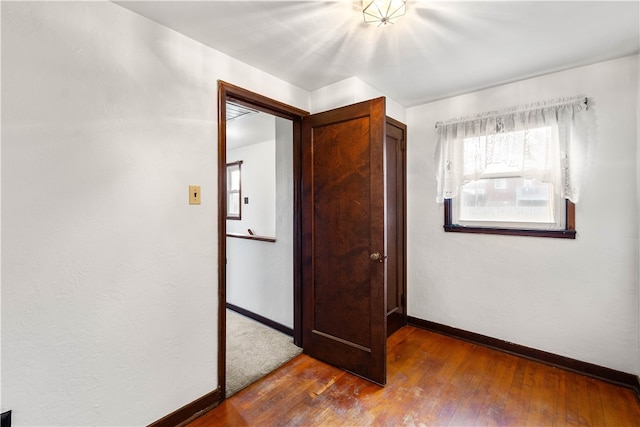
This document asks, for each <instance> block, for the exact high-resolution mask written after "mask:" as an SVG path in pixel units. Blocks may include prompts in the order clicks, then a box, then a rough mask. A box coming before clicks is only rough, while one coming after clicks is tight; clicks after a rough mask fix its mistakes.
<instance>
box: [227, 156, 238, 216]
mask: <svg viewBox="0 0 640 427" xmlns="http://www.w3.org/2000/svg"><path fill="white" fill-rule="evenodd" d="M236 167H237V168H238V173H239V174H240V179H239V180H238V190H231V180H230V179H229V169H230V168H236ZM226 174H227V192H226V197H227V215H226V218H227V219H229V220H234V221H240V220H242V160H238V161H237V162H231V163H227V167H226ZM231 194H237V195H238V214H237V215H236V214H230V213H229V206H230V205H231V204H230V203H229V195H231Z"/></svg>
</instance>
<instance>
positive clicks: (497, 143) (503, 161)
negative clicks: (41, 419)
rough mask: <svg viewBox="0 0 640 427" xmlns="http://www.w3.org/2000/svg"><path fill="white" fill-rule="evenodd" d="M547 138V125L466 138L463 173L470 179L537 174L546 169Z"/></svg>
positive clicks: (548, 137)
mask: <svg viewBox="0 0 640 427" xmlns="http://www.w3.org/2000/svg"><path fill="white" fill-rule="evenodd" d="M550 141H551V128H550V127H544V128H535V129H528V130H523V131H516V132H505V133H496V134H491V135H484V136H479V137H474V138H466V139H465V140H464V145H463V147H464V148H463V157H464V160H463V162H464V166H463V174H464V176H465V177H467V178H471V179H475V178H480V177H491V176H496V175H501V174H503V175H504V174H511V175H514V174H517V175H522V174H524V173H528V174H532V175H533V176H541V175H542V174H544V173H545V172H546V171H547V169H548V168H549V165H548V164H547V158H548V151H549V144H550Z"/></svg>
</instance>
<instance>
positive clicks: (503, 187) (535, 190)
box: [459, 177, 555, 224]
mask: <svg viewBox="0 0 640 427" xmlns="http://www.w3.org/2000/svg"><path fill="white" fill-rule="evenodd" d="M553 200H554V196H553V188H552V186H551V184H548V183H544V182H540V181H538V180H535V179H524V178H519V177H518V178H500V179H481V180H478V181H472V182H470V183H468V184H465V185H463V186H462V193H461V200H460V202H461V203H460V217H459V220H460V222H464V221H491V222H520V223H522V222H530V223H547V224H553V223H555V219H554V206H553Z"/></svg>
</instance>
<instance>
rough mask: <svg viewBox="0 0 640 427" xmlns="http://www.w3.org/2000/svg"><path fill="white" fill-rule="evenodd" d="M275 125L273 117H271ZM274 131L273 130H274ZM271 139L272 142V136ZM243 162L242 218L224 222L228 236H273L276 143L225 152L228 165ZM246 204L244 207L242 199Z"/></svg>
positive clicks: (273, 141)
mask: <svg viewBox="0 0 640 427" xmlns="http://www.w3.org/2000/svg"><path fill="white" fill-rule="evenodd" d="M274 122H275V117H274ZM274 128H275V126H274ZM271 138H275V133H274V135H271ZM238 160H242V162H243V163H242V166H241V169H240V171H241V175H242V184H241V185H242V194H241V195H242V200H241V201H240V203H242V217H241V219H240V220H227V232H229V233H239V234H248V233H247V229H248V228H251V229H252V230H253V231H254V232H255V233H256V234H257V235H260V236H271V237H275V236H276V141H275V139H273V140H271V141H263V142H259V143H257V144H252V145H245V146H244V147H239V148H236V149H235V150H228V151H227V163H232V162H235V161H238ZM245 197H248V198H249V203H248V204H246V205H245V204H244V198H245Z"/></svg>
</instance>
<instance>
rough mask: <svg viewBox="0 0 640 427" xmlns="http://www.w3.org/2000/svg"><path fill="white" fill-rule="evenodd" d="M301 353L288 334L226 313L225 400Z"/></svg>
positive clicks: (237, 315) (238, 315) (240, 316)
mask: <svg viewBox="0 0 640 427" xmlns="http://www.w3.org/2000/svg"><path fill="white" fill-rule="evenodd" d="M301 352H302V349H301V348H299V347H297V346H296V345H295V344H294V343H293V338H292V337H290V336H289V335H286V334H283V333H282V332H279V331H276V330H275V329H271V328H269V327H268V326H265V325H263V324H262V323H259V322H256V321H254V320H252V319H249V318H248V317H245V316H242V315H241V314H238V313H236V312H235V311H231V310H227V372H226V374H227V381H226V386H227V387H226V388H227V391H226V397H229V396H231V395H233V394H235V393H237V392H238V391H240V390H242V389H243V388H245V387H246V386H248V385H249V384H251V383H252V382H254V381H256V380H258V379H260V378H262V377H264V376H265V375H267V374H268V373H270V372H272V371H274V370H275V369H276V368H278V367H280V366H282V365H283V364H284V363H286V362H288V361H289V360H291V359H293V358H294V357H296V356H297V355H298V354H300V353H301Z"/></svg>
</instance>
